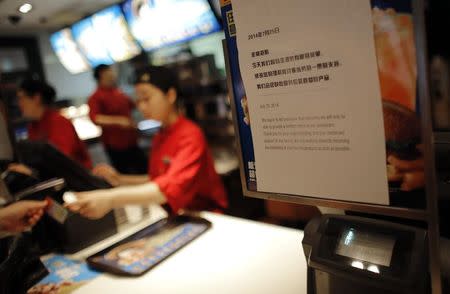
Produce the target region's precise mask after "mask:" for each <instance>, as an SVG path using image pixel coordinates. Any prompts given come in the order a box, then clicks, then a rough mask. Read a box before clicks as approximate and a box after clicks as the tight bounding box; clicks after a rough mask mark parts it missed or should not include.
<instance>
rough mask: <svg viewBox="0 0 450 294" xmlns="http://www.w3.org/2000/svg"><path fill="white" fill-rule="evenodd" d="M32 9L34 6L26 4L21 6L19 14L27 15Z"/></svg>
mask: <svg viewBox="0 0 450 294" xmlns="http://www.w3.org/2000/svg"><path fill="white" fill-rule="evenodd" d="M31 9H33V5H31V4H30V3H25V4H22V5H20V7H19V9H18V10H19V12H21V13H24V14H25V13H28V12H30V11H31Z"/></svg>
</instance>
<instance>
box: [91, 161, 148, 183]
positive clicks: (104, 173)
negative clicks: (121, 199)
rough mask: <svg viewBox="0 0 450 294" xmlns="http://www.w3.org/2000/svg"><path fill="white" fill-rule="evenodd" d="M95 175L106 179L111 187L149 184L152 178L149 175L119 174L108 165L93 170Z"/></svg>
mask: <svg viewBox="0 0 450 294" xmlns="http://www.w3.org/2000/svg"><path fill="white" fill-rule="evenodd" d="M92 172H93V174H94V175H96V176H98V177H102V178H104V179H105V180H106V181H108V182H109V183H110V184H111V185H113V186H115V187H117V186H128V185H140V184H145V183H148V182H149V180H150V178H149V176H148V175H124V174H121V173H119V172H118V171H117V170H116V169H115V168H113V167H112V166H110V165H107V164H99V165H97V166H96V167H95V168H94V169H93V170H92Z"/></svg>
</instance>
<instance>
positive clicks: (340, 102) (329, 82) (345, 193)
mask: <svg viewBox="0 0 450 294" xmlns="http://www.w3.org/2000/svg"><path fill="white" fill-rule="evenodd" d="M233 13H234V19H235V23H236V28H237V44H238V50H239V63H240V68H241V73H242V77H243V81H244V85H245V89H246V93H247V100H248V101H247V103H248V108H249V114H250V125H251V129H252V133H253V142H254V149H255V162H256V177H257V185H258V191H261V192H275V193H286V194H292V195H305V196H312V197H320V198H327V199H337V200H347V201H356V202H363V203H374V204H383V205H388V204H389V194H388V182H387V172H386V149H385V138H384V127H383V112H382V102H381V93H380V86H379V79H378V72H377V61H376V55H375V44H374V33H373V25H372V14H371V7H370V1H369V0H365V1H361V0H340V1H336V0H301V1H300V0H278V1H272V0H243V1H241V0H238V1H233Z"/></svg>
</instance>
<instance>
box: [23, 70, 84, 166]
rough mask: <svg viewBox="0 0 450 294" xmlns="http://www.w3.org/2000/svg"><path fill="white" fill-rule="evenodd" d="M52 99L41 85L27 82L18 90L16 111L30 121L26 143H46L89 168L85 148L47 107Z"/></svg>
mask: <svg viewBox="0 0 450 294" xmlns="http://www.w3.org/2000/svg"><path fill="white" fill-rule="evenodd" d="M55 98H56V92H55V90H54V89H53V88H52V87H51V86H50V85H48V84H47V83H45V82H43V81H39V80H32V79H29V80H25V81H23V82H22V84H21V85H20V86H19V89H18V91H17V99H18V105H19V108H20V110H21V111H22V115H23V116H24V117H25V118H27V119H29V120H31V123H30V124H29V126H28V139H29V140H31V141H46V142H49V143H51V144H53V145H54V146H55V147H56V148H57V149H58V150H59V151H61V152H62V153H64V154H65V155H67V156H68V157H70V158H71V159H73V160H75V161H77V162H78V163H80V164H81V165H83V166H84V167H86V168H89V169H90V168H92V161H91V158H90V156H89V153H88V151H87V148H86V145H85V144H84V142H83V141H81V140H80V138H79V137H78V135H77V133H76V131H75V128H74V127H73V125H72V122H70V121H69V120H68V119H67V118H65V117H63V116H62V115H61V114H59V112H58V111H57V110H56V109H53V108H52V107H51V106H50V105H51V104H52V103H53V102H54V100H55ZM50 164H51V163H50Z"/></svg>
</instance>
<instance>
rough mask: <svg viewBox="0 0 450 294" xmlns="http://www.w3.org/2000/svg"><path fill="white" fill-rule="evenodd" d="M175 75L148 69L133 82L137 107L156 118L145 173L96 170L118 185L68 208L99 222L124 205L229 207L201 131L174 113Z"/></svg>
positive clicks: (174, 208) (86, 195) (88, 195)
mask: <svg viewBox="0 0 450 294" xmlns="http://www.w3.org/2000/svg"><path fill="white" fill-rule="evenodd" d="M175 80H176V79H175V76H174V74H173V73H172V72H171V71H170V70H168V69H166V68H163V67H149V68H147V69H146V70H144V71H143V72H141V73H140V74H138V78H137V81H136V84H135V90H136V95H137V97H138V102H137V106H138V108H139V110H140V111H141V112H142V114H143V115H144V117H146V118H148V119H154V120H158V121H160V122H161V124H162V128H161V130H160V132H159V133H158V134H157V135H156V136H155V138H154V139H153V143H152V149H151V156H150V162H149V163H150V164H149V170H148V175H145V176H132V175H123V174H119V173H118V172H116V171H115V170H114V169H112V168H110V167H107V166H101V167H99V168H97V169H96V171H95V172H96V173H97V174H100V175H102V176H103V177H105V178H106V179H107V180H109V181H110V182H111V183H112V184H114V185H116V186H118V187H116V188H112V189H107V190H97V191H92V192H84V193H78V194H77V197H78V201H77V202H75V203H73V204H69V205H68V207H69V208H70V209H71V210H72V211H75V212H79V213H80V214H82V215H83V216H85V217H88V218H94V219H95V218H100V217H102V216H104V215H105V214H106V213H107V212H108V211H110V210H111V209H113V208H117V207H121V206H123V205H126V204H148V203H158V204H162V205H164V206H165V207H166V208H167V209H168V210H169V211H170V212H172V213H178V212H179V211H180V210H182V209H189V210H212V211H223V210H224V209H225V208H226V207H227V205H228V203H227V198H226V195H225V190H224V187H223V184H222V182H221V180H220V177H219V176H218V175H217V173H216V171H215V169H214V163H213V158H212V156H211V153H210V151H209V149H208V145H207V143H206V139H205V137H204V135H203V133H202V131H201V129H200V128H199V127H198V126H197V125H195V124H194V123H193V122H191V121H190V120H188V119H186V118H185V117H183V116H182V115H180V114H179V112H178V108H177V105H176V104H177V98H178V97H177V90H176V84H175Z"/></svg>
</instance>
